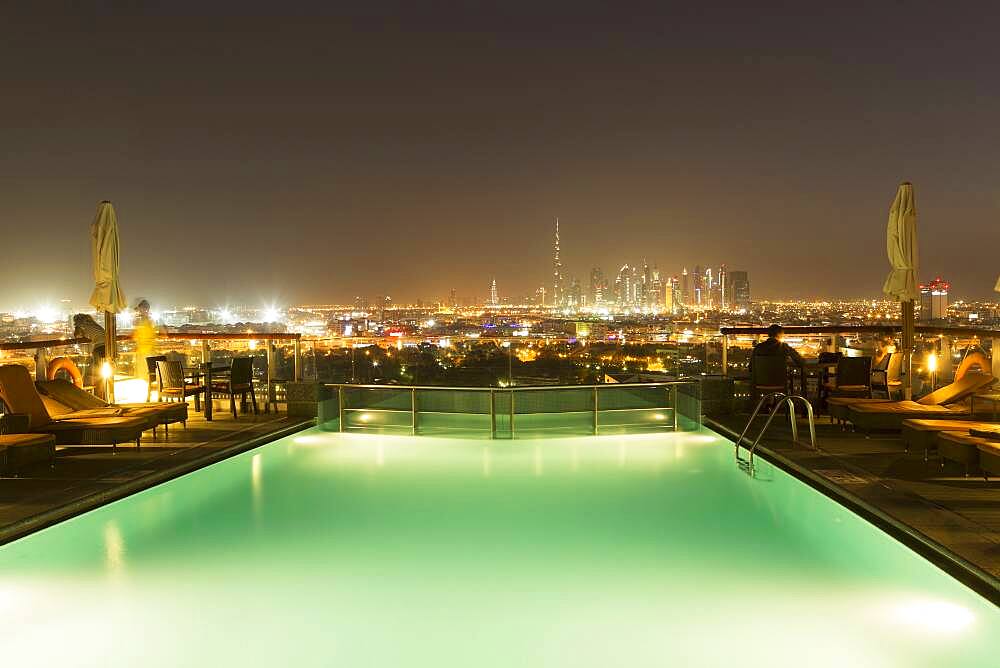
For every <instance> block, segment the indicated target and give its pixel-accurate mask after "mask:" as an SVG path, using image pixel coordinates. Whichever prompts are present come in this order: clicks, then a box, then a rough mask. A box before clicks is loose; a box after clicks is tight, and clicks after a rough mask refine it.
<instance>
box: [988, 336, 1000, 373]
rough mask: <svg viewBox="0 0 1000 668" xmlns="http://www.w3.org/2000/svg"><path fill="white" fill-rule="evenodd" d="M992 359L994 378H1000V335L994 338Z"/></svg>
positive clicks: (991, 350)
mask: <svg viewBox="0 0 1000 668" xmlns="http://www.w3.org/2000/svg"><path fill="white" fill-rule="evenodd" d="M990 358H991V362H992V364H991V365H990V366H992V367H993V376H994V377H996V378H1000V335H996V336H994V337H993V344H992V346H991V347H990Z"/></svg>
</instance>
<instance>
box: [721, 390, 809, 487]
mask: <svg viewBox="0 0 1000 668" xmlns="http://www.w3.org/2000/svg"><path fill="white" fill-rule="evenodd" d="M767 401H774V406H772V407H771V410H770V412H769V413H768V414H767V420H766V421H765V422H764V426H763V427H761V430H760V433H759V434H757V438H755V439H754V441H753V443H752V444H751V445H750V447H749V448H747V451H748V452H749V454H750V457H749V459H746V460H745V459H743V458H742V457H740V446H741V445H743V439H744V438H745V437H746V435H747V432H748V431H750V426H751V425H752V424H753V421H754V420H755V419H757V416H758V415H759V414H760V409H761V408H763V407H764V404H765V403H766V402H767ZM796 402H799V403H801V404H802V406H803V407H804V408H805V411H806V418H807V419H808V421H809V444H810V445H811V446H812V449H813V450H816V449H817V447H816V420H815V416H814V415H813V407H812V404H810V403H809V400H808V399H806V398H805V397H803V396H801V395H798V394H785V393H784V392H771V393H770V394H765V395H764V396H762V397H761V398H760V401H758V402H757V407H756V408H755V409H754V411H753V413H752V414H751V415H750V419H749V420H747V426H746V427H744V428H743V432H742V433H741V434H740V437H739V438H737V439H736V461H737V463H738V464H739V465H740V467H741V468H745V469H746V470H748V471H750V472H752V471H753V455H754V451H756V450H757V446H758V445H760V440H761V439H762V438H763V437H764V433H765V432H766V431H767V428H768V427H770V426H771V422H772V421H773V420H774V416H775V415H777V414H778V411H779V410H781V407H782V406H786V407H787V408H788V422H789V425H790V427H791V430H792V441H793V442H794V443H798V442H799V427H798V423H797V421H796V418H795V403H796Z"/></svg>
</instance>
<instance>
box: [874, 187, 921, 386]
mask: <svg viewBox="0 0 1000 668" xmlns="http://www.w3.org/2000/svg"><path fill="white" fill-rule="evenodd" d="M886 251H887V254H888V257H889V267H890V271H889V276H888V278H886V279H885V285H883V286H882V292H884V293H885V294H886V295H889V296H890V297H893V298H895V299H897V300H898V301H899V303H900V311H901V314H902V321H903V323H902V324H903V340H902V341H901V346H900V347H901V348H902V352H903V353H904V355H905V357H904V358H903V367H904V368H903V373H904V376H903V392H904V396H905V397H906V399H907V400H909V399H912V398H913V384H912V377H913V376H912V374H911V367H912V362H913V335H914V322H913V302H914V301H915V300H916V299H917V298H918V297H920V286H919V285H918V283H917V256H918V253H917V207H916V204H915V202H914V198H913V184H912V183H910V182H909V181H906V182H904V183H901V184H899V189H898V190H897V191H896V198H895V199H894V200H893V201H892V206H891V207H889V224H888V226H887V227H886Z"/></svg>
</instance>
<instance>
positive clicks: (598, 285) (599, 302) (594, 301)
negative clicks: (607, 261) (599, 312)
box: [590, 267, 606, 307]
mask: <svg viewBox="0 0 1000 668" xmlns="http://www.w3.org/2000/svg"><path fill="white" fill-rule="evenodd" d="M604 291H605V285H604V272H603V271H601V268H600V267H594V268H593V269H591V270H590V305H591V306H598V307H599V306H604V299H605V297H606V295H605V294H604Z"/></svg>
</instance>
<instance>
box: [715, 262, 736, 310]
mask: <svg viewBox="0 0 1000 668" xmlns="http://www.w3.org/2000/svg"><path fill="white" fill-rule="evenodd" d="M727 278H728V275H727V273H726V265H722V266H721V267H719V274H718V276H717V277H716V279H715V281H716V284H717V285H716V291H715V293H716V294H717V295H718V300H716V302H715V306H716V307H717V308H721V309H722V310H723V311H725V310H726V309H727V308H729V302H731V301H732V300H731V299H729V294H728V292H727V291H728V290H729V286H728V285H727V284H726V283H727Z"/></svg>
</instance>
